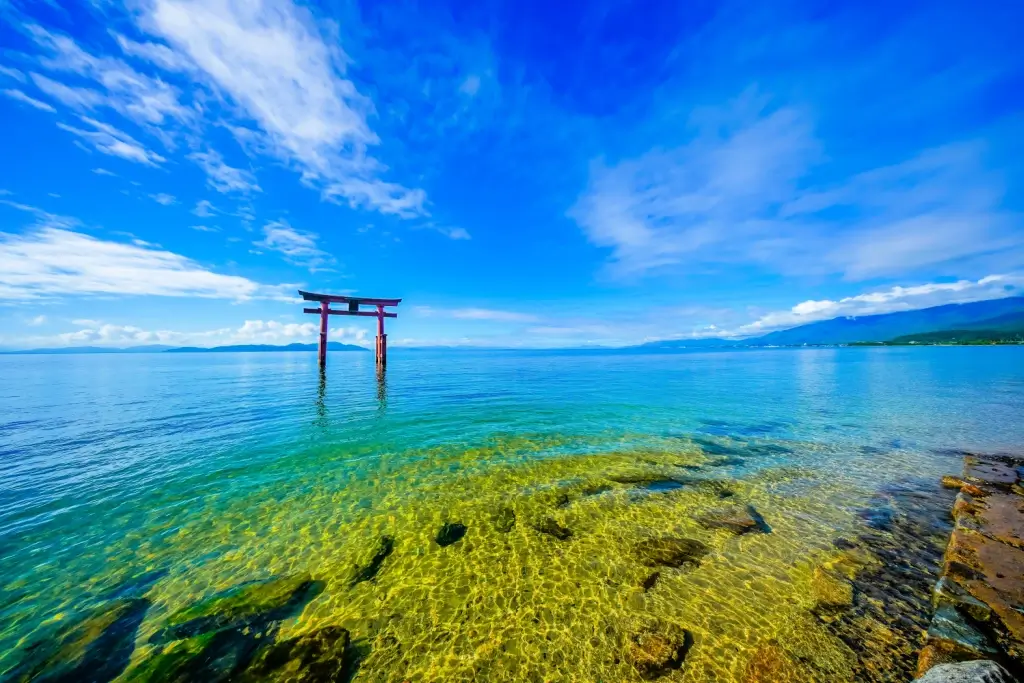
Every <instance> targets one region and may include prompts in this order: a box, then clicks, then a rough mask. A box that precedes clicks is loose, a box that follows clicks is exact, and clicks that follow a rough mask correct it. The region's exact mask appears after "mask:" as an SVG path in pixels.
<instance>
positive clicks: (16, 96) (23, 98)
mask: <svg viewBox="0 0 1024 683" xmlns="http://www.w3.org/2000/svg"><path fill="white" fill-rule="evenodd" d="M2 92H3V94H4V95H6V96H7V97H10V98H11V99H12V100H17V101H18V102H24V103H25V104H27V105H29V106H30V107H35V108H36V109H40V110H42V111H48V112H50V113H51V114H55V113H56V112H57V110H56V109H54V108H53V107H51V106H50V105H48V104H47V103H46V102H40V101H39V100H37V99H35V98H34V97H29V96H28V95H26V94H25V93H23V92H22V91H20V90H13V89H7V90H3V91H2Z"/></svg>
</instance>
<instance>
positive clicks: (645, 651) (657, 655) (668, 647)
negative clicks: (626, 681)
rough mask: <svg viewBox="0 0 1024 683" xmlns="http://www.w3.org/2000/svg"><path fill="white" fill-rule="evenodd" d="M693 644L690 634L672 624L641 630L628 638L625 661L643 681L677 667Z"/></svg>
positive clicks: (659, 676) (667, 672) (681, 663)
mask: <svg viewBox="0 0 1024 683" xmlns="http://www.w3.org/2000/svg"><path fill="white" fill-rule="evenodd" d="M691 647H693V636H692V635H691V634H690V632H689V631H687V630H686V629H682V628H678V627H675V626H668V627H661V628H657V629H655V628H649V629H645V630H643V631H641V632H639V633H637V634H635V635H634V636H633V637H632V638H630V643H629V651H628V652H627V655H626V658H627V661H629V663H630V664H631V665H632V666H633V668H634V669H636V672H637V673H638V674H640V678H642V679H644V680H645V681H653V680H654V679H656V678H661V677H662V676H665V675H667V674H669V673H670V672H672V671H674V670H676V669H679V668H680V667H681V666H682V665H683V662H684V661H685V660H686V655H687V654H688V653H689V651H690V648H691Z"/></svg>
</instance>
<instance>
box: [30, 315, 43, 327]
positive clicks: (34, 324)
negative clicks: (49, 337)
mask: <svg viewBox="0 0 1024 683" xmlns="http://www.w3.org/2000/svg"><path fill="white" fill-rule="evenodd" d="M45 322H46V316H45V315H37V316H36V317H34V318H32V319H31V320H29V321H28V324H29V325H31V326H32V327H39V326H40V325H42V324H43V323H45Z"/></svg>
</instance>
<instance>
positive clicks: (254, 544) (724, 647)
mask: <svg viewBox="0 0 1024 683" xmlns="http://www.w3.org/2000/svg"><path fill="white" fill-rule="evenodd" d="M390 361H391V362H390V366H389V368H388V371H387V375H386V377H385V378H384V379H383V381H382V380H381V379H380V378H378V377H377V376H376V374H375V371H374V368H373V363H372V356H371V354H368V353H351V354H345V353H335V354H333V355H332V356H331V358H330V367H329V369H328V372H327V374H326V376H325V377H324V378H323V381H321V379H320V377H319V374H318V372H317V370H316V367H315V356H314V355H313V354H202V355H184V354H183V355H175V354H146V355H115V356H0V378H2V379H0V582H2V585H3V587H4V591H3V599H2V601H0V624H2V626H0V629H2V630H0V653H2V654H0V671H4V670H8V669H10V670H13V671H15V673H17V671H16V670H15V669H14V667H16V666H17V665H18V663H19V662H20V661H22V660H23V659H24V657H25V656H26V655H25V653H26V652H27V651H28V650H29V649H30V646H31V645H32V644H33V643H35V642H38V641H40V640H45V639H46V638H47V637H49V636H50V635H51V634H53V633H55V632H59V630H60V628H61V627H62V625H64V624H71V623H74V622H75V620H76V619H80V618H82V615H84V614H88V613H89V610H92V609H95V608H96V606H97V605H103V604H104V601H106V600H110V599H111V598H112V596H116V595H120V594H123V593H124V591H126V590H129V589H126V588H125V587H126V586H129V587H130V586H132V582H133V581H135V582H136V583H138V581H139V579H138V577H140V576H149V577H151V580H150V581H147V582H145V585H144V586H143V588H140V589H138V590H144V591H145V595H146V598H148V600H149V601H150V602H151V607H149V609H148V610H147V611H146V612H145V615H144V618H143V619H142V621H141V624H140V625H138V631H137V633H135V634H134V635H133V638H134V643H135V648H134V651H133V652H132V653H131V661H130V663H129V666H128V669H127V671H126V673H125V674H124V677H126V678H130V677H131V676H132V672H133V670H134V667H136V666H137V665H139V664H140V663H144V662H146V661H147V658H149V657H151V656H154V655H155V654H156V653H157V652H158V651H159V650H160V649H161V648H162V647H163V646H162V645H160V644H154V643H152V642H150V640H151V637H152V636H154V634H156V633H157V632H159V631H160V629H162V628H163V627H164V626H165V625H166V624H167V623H168V620H169V618H171V616H172V615H173V614H174V613H175V612H176V611H177V610H181V609H183V608H187V607H189V606H190V605H194V604H196V603H197V602H199V601H201V600H203V599H204V598H208V597H209V596H211V595H216V594H218V592H221V591H224V590H226V589H230V588H231V587H233V586H237V585H238V584H241V583H243V582H246V581H252V580H260V579H267V578H270V577H281V576H295V575H304V574H309V575H310V576H311V577H313V578H315V579H317V580H318V581H322V582H323V583H324V590H323V592H322V593H319V594H318V595H316V596H315V597H313V598H312V599H311V600H310V601H309V602H308V604H305V605H304V608H303V609H301V610H300V611H299V612H298V613H297V614H296V615H289V616H288V618H287V619H284V620H282V621H281V622H280V624H279V626H276V627H275V628H277V629H278V630H277V631H276V632H275V636H276V637H277V638H278V639H279V640H281V639H286V638H290V637H293V636H299V635H302V634H308V633H314V632H316V631H317V630H318V629H322V628H324V627H327V626H342V627H344V628H345V629H347V630H348V631H349V632H350V634H351V636H352V638H353V639H354V641H355V642H356V644H357V645H358V651H359V654H360V657H361V659H360V661H359V662H358V673H357V674H356V680H360V681H362V680H367V681H371V680H372V681H377V680H380V681H384V680H395V681H401V680H421V681H436V680H495V681H500V680H574V681H628V680H640V679H639V676H638V674H637V672H636V670H635V669H634V668H633V665H632V663H631V657H630V648H631V643H634V642H635V638H636V634H638V633H645V632H668V631H672V630H673V629H685V630H686V631H688V632H689V633H690V634H691V637H692V641H693V644H692V647H690V649H689V651H688V652H687V653H686V658H685V662H684V663H683V666H682V667H681V668H680V669H679V670H672V671H669V672H668V673H667V674H666V676H665V680H684V681H704V680H716V681H733V680H735V681H753V680H832V681H834V680H840V681H842V680H887V678H886V676H887V674H886V673H885V672H886V671H891V672H898V671H899V668H898V667H899V666H900V665H901V664H900V662H899V661H897V660H900V658H901V657H902V658H903V659H904V660H905V659H907V658H910V657H911V656H912V652H911V651H912V649H913V646H914V644H913V643H911V642H909V641H908V640H907V639H905V638H902V636H901V634H900V631H899V628H898V626H897V625H896V624H894V623H889V624H886V623H883V622H884V621H885V618H886V617H884V616H879V615H878V614H875V615H874V616H872V615H871V614H868V613H866V612H864V611H863V610H861V609H860V607H861V606H863V605H861V604H860V602H859V601H860V598H859V597H858V598H857V600H858V609H855V610H850V611H848V612H846V613H843V614H839V613H825V612H823V611H822V609H821V605H820V600H819V599H818V598H817V597H815V596H816V593H815V587H814V586H815V581H816V578H815V577H816V572H820V569H819V568H820V566H821V565H822V564H823V563H824V564H825V565H826V566H831V565H830V564H829V563H836V562H839V563H842V562H844V561H845V560H844V551H843V550H842V549H841V548H837V547H836V545H835V541H836V540H837V539H840V538H842V539H846V540H851V539H852V541H854V542H855V543H859V544H860V545H861V546H862V549H863V550H864V552H867V553H868V554H870V552H873V551H874V550H877V548H869V547H867V546H869V545H872V544H874V545H879V544H882V545H886V544H889V545H896V544H899V543H901V542H903V541H902V540H901V538H900V536H899V534H900V533H901V531H900V529H901V527H900V520H907V519H910V520H911V521H913V522H914V523H915V524H916V523H917V522H916V521H914V520H912V519H911V518H912V517H913V514H912V511H909V510H910V508H912V507H913V504H911V505H910V507H906V508H904V507H903V506H904V505H905V504H906V501H907V495H909V499H910V500H913V497H914V496H937V497H940V496H941V495H942V494H941V493H940V492H938V491H937V487H936V486H935V482H936V481H937V479H938V478H939V477H940V476H941V475H942V474H944V473H948V472H955V471H958V470H959V469H960V455H959V454H957V452H956V451H958V450H961V449H972V450H980V451H1015V452H1019V451H1020V450H1021V447H1022V446H1021V444H1024V425H1022V424H1021V423H1022V422H1024V421H1021V420H1020V418H1019V416H1020V415H1022V414H1024V348H1016V347H1003V348H918V349H913V348H878V349H800V350H796V349H777V350H764V351H735V352H723V351H719V352H701V353H697V352H694V353H687V354H678V355H665V356H625V355H607V356H596V355H567V354H557V353H474V352H464V353H458V354H450V353H449V354H444V353H435V352H412V351H405V352H403V351H402V350H399V349H395V350H393V352H392V357H391V359H390ZM900 492H904V493H900ZM906 492H909V494H907V495H904V494H905V493H906ZM748 505H752V506H753V508H754V510H756V512H757V513H760V515H761V516H762V517H763V518H764V525H765V527H766V528H765V529H759V530H757V531H754V532H751V533H743V534H736V533H734V532H733V530H730V529H729V528H717V527H715V526H714V525H709V524H707V516H708V515H709V514H714V513H717V512H729V513H736V511H738V510H745V509H746V506H748ZM935 507H936V510H939V509H941V508H942V507H943V504H942V502H941V500H940V501H939V504H937V505H936V506H935ZM933 516H936V515H935V514H933ZM939 517H941V515H939ZM512 519H514V524H512V525H511V526H510V524H509V521H510V520H512ZM894 519H895V520H896V522H897V523H896V524H895V526H894V525H893V520H894ZM879 520H881V521H879ZM446 523H459V524H462V525H464V526H465V527H466V530H465V535H464V536H462V537H461V538H460V539H459V540H456V541H455V542H453V543H451V544H450V545H445V546H443V547H442V546H441V545H439V544H438V543H437V542H436V537H437V534H438V532H439V530H440V529H441V528H442V526H443V525H444V524H446ZM908 523H909V522H908ZM558 529H562V530H567V531H568V532H569V533H571V536H569V537H566V538H559V536H560V535H561V536H565V534H562V533H560V532H556V533H552V531H553V530H558ZM768 529H770V533H764V531H767V530H768ZM914 529H915V531H914V534H911V535H912V536H918V537H922V538H923V540H922V541H921V545H920V547H915V548H908V549H907V551H906V553H907V555H908V557H909V556H911V555H913V557H912V558H911V559H912V560H913V562H911V564H913V563H915V562H916V564H918V565H920V571H921V576H922V577H926V576H927V572H928V571H929V566H930V565H929V563H933V562H934V561H935V558H934V557H933V556H932V555H931V554H930V553H931V548H932V547H933V546H937V547H939V548H941V545H942V543H944V538H943V537H942V536H943V529H942V520H941V519H939V518H937V519H936V520H935V523H934V526H929V527H927V528H925V531H923V532H921V531H920V527H914ZM383 537H386V538H388V539H391V540H390V544H391V546H390V548H391V549H390V552H388V553H379V554H381V555H384V557H383V558H380V557H378V558H377V560H376V561H375V560H374V555H375V553H378V551H379V549H380V548H381V539H382V538H383ZM668 537H671V538H685V539H691V540H696V541H700V542H701V543H703V544H705V545H706V546H707V553H706V554H705V555H704V556H703V557H701V558H700V559H699V562H694V563H687V564H684V565H682V566H678V567H670V566H648V565H649V563H647V562H646V560H645V557H644V554H643V548H644V542H645V541H648V542H649V541H651V540H652V539H663V538H668ZM864 539H870V540H864ZM842 545H843V544H842V542H840V546H842ZM857 552H860V551H857ZM846 554H849V553H846ZM865 562H870V559H869V560H866V561H865ZM872 571H874V570H868V571H866V572H865V575H869V576H870V575H872ZM153 572H157V573H155V574H154V573H153ZM654 572H658V576H657V577H656V578H655V579H654V580H653V582H652V581H651V577H652V575H653V574H654ZM357 579H362V580H357ZM923 580H924V579H923V578H922V581H923ZM855 585H856V584H855ZM131 590H136V589H134V588H133V589H131ZM857 590H858V591H860V590H861V588H857ZM864 590H865V591H867V590H869V588H865V589H864ZM865 594H866V593H865ZM858 595H859V593H858ZM912 598H913V596H908V597H907V600H909V601H910V602H911V603H913V600H912ZM904 602H906V601H904ZM867 604H868V603H867V602H865V603H864V605H867ZM900 604H903V603H900ZM890 611H892V610H890ZM893 618H895V617H893ZM858 629H859V630H858ZM883 629H884V631H883ZM878 633H883V636H882V637H876V636H877V635H878ZM864 634H867V635H864ZM861 636H864V637H861ZM844 638H845V640H844ZM857 639H860V640H861V641H863V642H864V643H866V644H865V645H864V646H863V647H853V646H851V645H850V644H849V642H850V641H851V640H857ZM872 648H874V649H872ZM172 649H173V647H172ZM779 653H782V654H779ZM765 662H767V663H765ZM904 664H905V662H904ZM140 670H141V669H140ZM892 680H900V678H899V677H898V676H897V675H896V674H895V673H893V678H892Z"/></svg>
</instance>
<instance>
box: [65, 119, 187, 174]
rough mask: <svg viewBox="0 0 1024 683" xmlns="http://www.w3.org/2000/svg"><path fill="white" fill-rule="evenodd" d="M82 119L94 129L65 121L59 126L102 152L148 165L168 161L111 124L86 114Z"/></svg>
mask: <svg viewBox="0 0 1024 683" xmlns="http://www.w3.org/2000/svg"><path fill="white" fill-rule="evenodd" d="M82 121H84V122H85V123H86V124H88V125H89V126H92V127H93V128H94V130H82V129H81V128H75V127H74V126H69V125H67V124H65V123H58V124H57V127H58V128H60V129H62V130H66V131H67V132H69V133H73V134H74V135H77V136H78V137H80V138H82V139H83V140H85V141H87V142H89V143H90V144H91V145H92V146H93V148H94V149H95V150H96V151H98V152H100V153H102V154H108V155H110V156H115V157H120V158H122V159H127V160H128V161H134V162H136V163H139V164H145V165H146V166H156V165H158V164H162V163H163V162H165V161H167V160H166V159H165V158H163V157H162V156H160V155H159V154H157V153H156V152H151V151H150V150H148V149H146V148H145V147H143V146H142V145H141V144H139V142H138V141H136V140H135V139H134V138H133V137H132V136H130V135H128V134H127V133H125V132H123V131H120V130H118V129H117V128H114V127H113V126H111V125H109V124H106V123H102V122H100V121H97V120H95V119H91V118H89V117H86V116H83V117H82Z"/></svg>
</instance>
